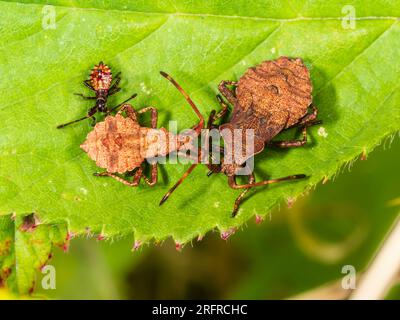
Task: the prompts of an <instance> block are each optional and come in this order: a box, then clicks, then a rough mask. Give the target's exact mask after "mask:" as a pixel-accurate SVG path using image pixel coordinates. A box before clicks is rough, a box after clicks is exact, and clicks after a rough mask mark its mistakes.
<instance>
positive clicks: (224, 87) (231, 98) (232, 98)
mask: <svg viewBox="0 0 400 320" xmlns="http://www.w3.org/2000/svg"><path fill="white" fill-rule="evenodd" d="M237 85H238V83H237V82H235V81H225V80H223V81H221V83H220V84H219V86H218V90H219V92H221V93H222V95H223V96H224V97H225V98H226V99H227V100H228V101H229V103H232V104H235V103H236V101H237V100H236V97H235V94H234V93H233V91H232V90H231V89H229V88H228V87H227V86H237Z"/></svg>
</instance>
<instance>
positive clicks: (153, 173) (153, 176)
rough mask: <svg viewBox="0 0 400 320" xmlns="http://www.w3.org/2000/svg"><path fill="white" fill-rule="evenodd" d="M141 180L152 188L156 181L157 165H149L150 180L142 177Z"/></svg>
mask: <svg viewBox="0 0 400 320" xmlns="http://www.w3.org/2000/svg"><path fill="white" fill-rule="evenodd" d="M143 180H144V181H145V182H146V183H147V184H148V185H149V186H150V187H152V186H154V185H155V184H156V183H157V181H158V168H157V163H153V164H152V165H151V177H150V179H149V178H147V177H146V176H144V175H143Z"/></svg>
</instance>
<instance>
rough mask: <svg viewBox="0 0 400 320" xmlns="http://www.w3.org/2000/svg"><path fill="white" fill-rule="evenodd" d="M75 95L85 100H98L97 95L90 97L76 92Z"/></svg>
mask: <svg viewBox="0 0 400 320" xmlns="http://www.w3.org/2000/svg"><path fill="white" fill-rule="evenodd" d="M74 95H76V96H80V97H81V98H82V99H84V100H96V97H88V96H85V95H83V94H82V93H74Z"/></svg>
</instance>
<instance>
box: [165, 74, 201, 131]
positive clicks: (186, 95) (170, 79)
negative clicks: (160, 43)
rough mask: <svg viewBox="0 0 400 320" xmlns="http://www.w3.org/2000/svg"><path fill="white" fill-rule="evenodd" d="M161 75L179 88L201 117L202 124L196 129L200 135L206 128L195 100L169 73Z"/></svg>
mask: <svg viewBox="0 0 400 320" xmlns="http://www.w3.org/2000/svg"><path fill="white" fill-rule="evenodd" d="M160 74H161V75H162V76H163V77H164V78H166V79H167V80H169V81H170V82H171V83H172V84H173V85H174V86H175V88H177V89H178V90H179V92H180V93H182V95H183V96H184V97H185V99H186V101H187V102H188V103H189V104H190V106H191V107H192V109H193V110H194V112H195V113H196V115H197V116H198V117H199V119H200V122H199V124H198V125H197V126H196V127H195V129H194V130H195V131H196V132H198V133H200V131H201V129H203V128H204V117H203V115H202V114H201V113H200V111H199V109H198V108H197V107H196V105H195V104H194V102H193V100H192V99H190V97H189V95H188V94H187V93H186V92H185V91H184V90H183V89H182V87H181V86H180V85H179V84H178V83H177V82H176V81H175V80H174V79H173V78H172V77H171V76H170V75H169V74H167V73H165V72H164V71H160Z"/></svg>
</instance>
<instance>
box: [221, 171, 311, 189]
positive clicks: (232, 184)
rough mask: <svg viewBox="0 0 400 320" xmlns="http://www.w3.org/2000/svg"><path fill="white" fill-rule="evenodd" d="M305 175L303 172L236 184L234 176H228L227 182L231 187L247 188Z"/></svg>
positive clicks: (299, 177)
mask: <svg viewBox="0 0 400 320" xmlns="http://www.w3.org/2000/svg"><path fill="white" fill-rule="evenodd" d="M306 177H307V176H306V175H304V174H296V175H293V176H287V177H283V178H278V179H271V180H264V181H260V182H254V183H247V184H241V185H238V184H236V179H235V176H230V177H229V178H228V184H229V186H230V187H231V188H232V189H247V188H252V187H260V186H265V185H267V184H272V183H278V182H282V181H288V180H298V179H304V178H306Z"/></svg>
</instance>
